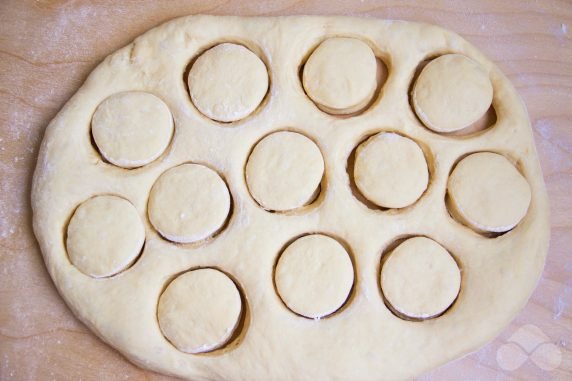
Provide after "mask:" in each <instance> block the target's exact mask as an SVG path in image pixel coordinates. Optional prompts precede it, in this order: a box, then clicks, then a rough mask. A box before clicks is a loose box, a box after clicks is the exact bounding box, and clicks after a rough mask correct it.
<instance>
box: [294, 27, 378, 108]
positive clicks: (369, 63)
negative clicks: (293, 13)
mask: <svg viewBox="0 0 572 381" xmlns="http://www.w3.org/2000/svg"><path fill="white" fill-rule="evenodd" d="M376 72H377V62H376V58H375V55H374V54H373V51H372V50H371V48H370V47H369V46H368V45H367V44H366V43H365V42H363V41H361V40H358V39H356V38H347V37H334V38H329V39H327V40H326V41H324V42H322V43H321V44H320V45H319V46H318V47H317V48H316V50H314V52H312V54H311V55H310V57H309V58H308V60H307V61H306V64H305V65H304V71H303V74H302V82H303V85H304V89H305V91H306V93H307V94H308V96H309V97H310V98H311V99H312V100H313V101H314V102H315V103H316V105H317V106H318V107H320V109H322V110H324V111H326V112H329V113H331V114H350V113H352V112H355V111H358V110H360V109H362V108H363V107H365V106H366V105H367V104H368V103H369V102H370V101H371V99H372V98H373V96H374V94H375V90H376V88H377V82H376Z"/></svg>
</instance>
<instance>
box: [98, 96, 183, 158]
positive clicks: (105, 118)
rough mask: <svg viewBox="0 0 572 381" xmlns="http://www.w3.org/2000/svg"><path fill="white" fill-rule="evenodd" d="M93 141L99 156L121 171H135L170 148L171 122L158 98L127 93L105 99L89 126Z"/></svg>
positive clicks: (169, 113) (168, 112) (169, 115)
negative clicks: (122, 169) (134, 169)
mask: <svg viewBox="0 0 572 381" xmlns="http://www.w3.org/2000/svg"><path fill="white" fill-rule="evenodd" d="M91 132H92V134H93V139H94V141H95V144H96V145H97V148H98V149H99V152H100V153H101V155H102V156H103V157H104V158H105V159H106V160H108V161H109V162H110V163H112V164H115V165H117V166H119V167H123V168H136V167H141V166H143V165H146V164H149V163H150V162H152V161H154V160H155V159H157V158H158V157H159V156H161V154H162V153H163V152H164V151H165V149H167V147H168V146H169V142H170V141H171V136H172V135H173V118H172V117H171V112H170V111H169V107H167V105H166V104H165V103H164V102H163V101H162V100H161V99H159V98H158V97H156V96H155V95H153V94H149V93H146V92H142V91H126V92H121V93H117V94H114V95H112V96H110V97H108V98H106V99H105V100H104V101H103V102H101V104H100V105H99V106H98V107H97V109H96V110H95V113H94V114H93V119H92V122H91Z"/></svg>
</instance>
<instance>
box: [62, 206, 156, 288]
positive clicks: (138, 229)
mask: <svg viewBox="0 0 572 381" xmlns="http://www.w3.org/2000/svg"><path fill="white" fill-rule="evenodd" d="M144 242H145V228H144V227H143V223H142V222H141V219H140V218H139V214H138V212H137V209H135V207H134V206H133V205H132V204H131V203H130V202H129V201H127V200H125V199H123V198H121V197H117V196H112V195H102V196H95V197H93V198H90V199H89V200H86V201H84V202H82V203H81V204H80V206H79V207H78V208H77V209H76V210H75V212H74V214H73V216H72V218H71V220H70V223H69V225H68V229H67V240H66V247H67V251H68V255H69V258H70V262H71V263H73V265H74V266H75V267H77V268H78V270H80V271H81V272H83V273H84V274H86V275H89V276H91V277H94V278H102V277H108V276H112V275H114V274H117V273H119V272H121V271H123V270H125V269H126V268H128V267H129V266H130V265H131V264H132V263H133V262H134V261H135V260H136V259H137V257H138V256H139V253H140V251H141V248H142V247H143V243H144Z"/></svg>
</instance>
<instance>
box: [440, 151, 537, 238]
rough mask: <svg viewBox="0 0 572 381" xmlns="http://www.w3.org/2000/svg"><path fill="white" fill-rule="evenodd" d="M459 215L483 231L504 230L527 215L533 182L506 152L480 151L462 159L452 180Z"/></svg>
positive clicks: (453, 204)
mask: <svg viewBox="0 0 572 381" xmlns="http://www.w3.org/2000/svg"><path fill="white" fill-rule="evenodd" d="M448 194H449V197H450V199H449V200H450V206H451V207H452V212H453V214H454V216H455V217H457V218H459V219H460V220H461V221H462V222H463V223H465V224H466V225H468V226H470V227H471V228H473V229H474V230H476V231H478V232H481V233H489V232H493V233H502V232H506V231H508V230H510V229H512V228H514V227H515V226H516V225H517V224H518V223H519V222H520V221H521V220H522V218H523V217H524V216H525V214H526V212H527V210H528V207H529V205H530V200H531V192H530V186H529V185H528V182H527V181H526V179H525V178H524V177H523V176H522V175H521V174H520V172H519V171H518V170H517V169H516V168H515V167H514V165H512V163H511V162H510V161H508V160H507V159H506V158H505V157H504V156H502V155H499V154H496V153H492V152H479V153H475V154H472V155H469V156H467V157H466V158H464V159H462V160H461V161H460V162H459V164H458V165H457V166H456V167H455V169H454V170H453V172H452V173H451V176H450V177H449V183H448Z"/></svg>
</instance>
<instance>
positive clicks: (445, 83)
mask: <svg viewBox="0 0 572 381" xmlns="http://www.w3.org/2000/svg"><path fill="white" fill-rule="evenodd" d="M412 100H413V107H414V109H415V113H416V114H417V116H418V117H419V119H421V121H422V122H423V123H424V124H425V125H426V126H427V127H428V128H430V129H432V130H433V131H437V132H453V131H457V130H461V129H463V128H465V127H468V126H469V125H471V124H472V123H474V122H476V121H477V120H479V118H480V117H482V116H483V115H484V114H485V112H486V111H487V110H488V109H489V107H490V106H491V103H492V100H493V86H492V84H491V81H490V79H489V76H488V74H487V72H486V71H485V70H484V68H483V67H481V66H480V65H479V64H478V63H477V62H475V61H473V60H472V59H470V58H468V57H466V56H463V55H461V54H446V55H444V56H441V57H438V58H436V59H434V60H433V61H431V62H429V63H428V64H427V66H425V67H424V68H423V70H422V71H421V74H419V77H418V78H417V81H415V85H414V87H413V94H412Z"/></svg>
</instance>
